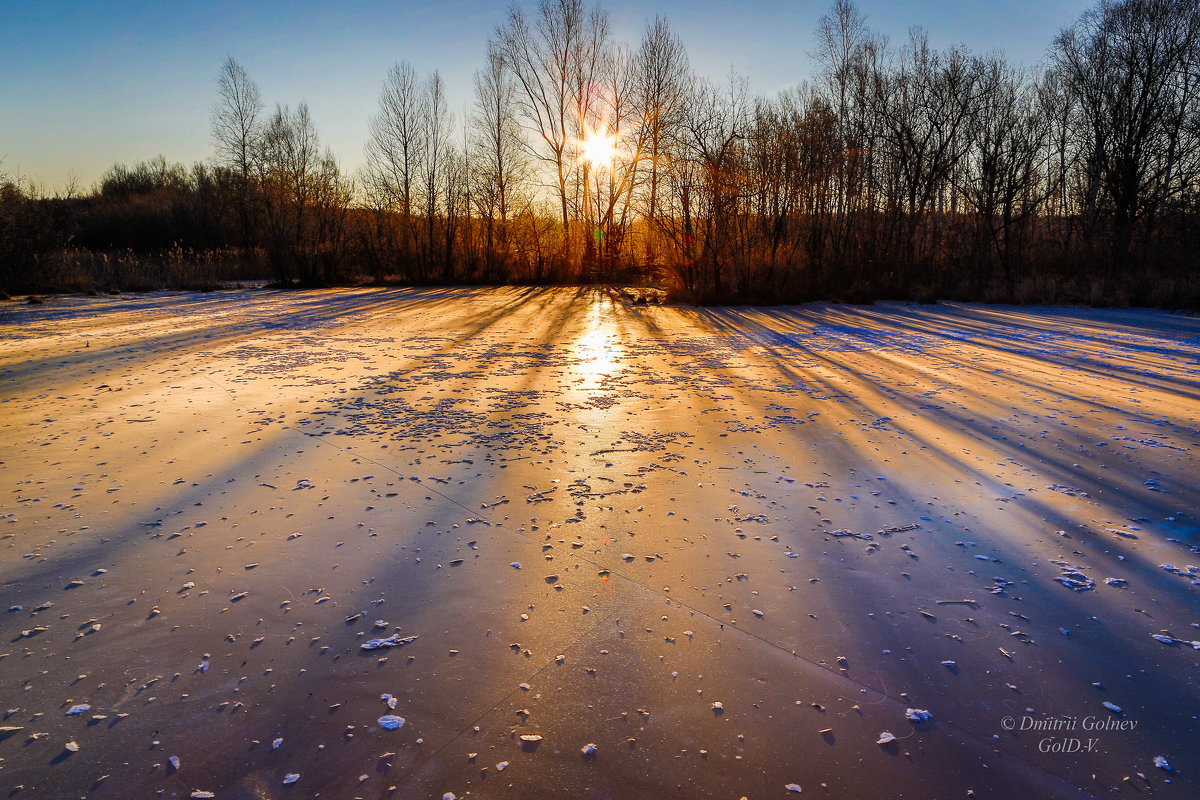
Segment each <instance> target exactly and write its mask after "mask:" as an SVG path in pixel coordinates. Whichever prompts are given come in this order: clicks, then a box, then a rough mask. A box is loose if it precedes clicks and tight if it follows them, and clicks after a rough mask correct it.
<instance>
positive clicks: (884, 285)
mask: <svg viewBox="0 0 1200 800" xmlns="http://www.w3.org/2000/svg"><path fill="white" fill-rule="evenodd" d="M811 54H812V56H813V57H814V58H815V60H816V62H817V64H818V65H819V71H818V74H817V75H815V76H814V78H813V80H812V81H811V83H807V84H804V85H802V86H799V87H797V88H795V89H792V90H789V91H787V92H784V93H782V94H781V95H780V96H778V97H775V98H763V97H752V96H750V94H749V92H748V90H747V88H746V83H745V81H744V80H743V79H741V78H739V77H738V76H737V75H735V74H732V73H731V74H730V75H729V76H728V77H726V78H723V79H721V80H720V81H714V80H712V79H709V78H706V77H702V76H698V75H696V74H695V72H694V71H693V70H692V69H691V67H690V65H689V63H688V58H687V53H686V50H685V48H684V46H683V44H682V42H681V41H680V39H679V37H678V36H677V35H676V34H675V32H674V31H672V30H671V28H670V26H669V24H668V23H667V21H666V20H664V19H661V18H656V19H655V20H653V21H652V22H650V23H649V24H647V26H646V28H645V30H644V32H643V34H642V38H641V41H640V42H639V43H638V45H637V46H636V47H635V48H631V47H629V46H627V45H625V44H619V43H615V42H613V40H612V37H611V35H610V31H609V28H608V17H607V14H606V12H605V11H604V10H603V9H602V8H600V7H598V6H597V7H592V8H586V7H584V6H583V5H582V3H581V2H580V0H542V2H540V4H539V5H538V6H537V7H536V8H534V9H528V10H527V9H524V8H522V7H520V6H516V5H514V6H513V7H511V8H510V9H509V11H508V13H507V16H506V18H505V20H504V22H503V24H501V25H500V26H499V27H497V29H496V30H495V32H494V35H493V36H492V37H491V39H490V41H489V45H488V49H487V53H486V54H485V58H484V62H483V66H482V67H481V68H480V69H479V70H478V71H477V72H476V74H475V82H474V90H475V91H474V104H473V107H472V110H471V112H470V113H469V114H468V115H467V117H466V118H465V119H457V118H456V117H455V115H454V114H452V113H451V112H450V111H449V104H448V102H447V99H446V96H445V87H444V84H443V82H442V79H441V77H440V75H439V74H438V73H436V72H434V73H432V74H430V75H420V74H418V73H417V72H416V71H415V70H413V69H412V67H411V66H409V65H408V64H407V63H405V62H400V63H397V64H396V65H395V66H394V67H393V68H392V69H391V71H390V72H389V73H388V75H387V76H386V78H385V80H384V83H383V88H382V91H381V95H380V100H379V106H378V109H377V110H376V112H375V114H374V115H373V116H372V117H371V120H370V128H369V139H368V142H367V144H366V147H365V156H366V164H365V166H364V167H363V169H362V170H361V171H359V172H358V173H357V174H355V175H353V176H347V175H345V174H344V173H343V172H342V170H341V168H340V167H339V165H338V162H337V160H336V159H335V158H334V156H333V154H332V153H330V152H329V151H328V150H322V149H321V147H320V141H319V137H318V135H317V132H316V128H315V126H314V124H313V121H312V119H311V117H310V116H309V113H308V109H307V107H306V106H304V105H303V104H301V105H299V106H297V107H296V108H295V109H294V110H293V109H290V108H289V107H287V106H282V105H277V106H275V107H274V109H273V110H272V111H270V112H268V111H267V109H266V106H265V104H264V102H263V101H262V98H261V97H260V94H259V91H258V88H257V86H256V85H255V83H254V82H253V80H252V79H251V78H250V76H249V75H247V73H246V72H245V70H244V69H243V68H242V67H241V66H240V65H239V64H238V63H237V62H236V61H234V60H233V59H232V58H231V59H229V60H228V61H226V63H225V64H224V65H223V66H222V69H221V72H220V76H219V80H218V92H217V101H216V103H215V104H214V107H213V113H212V135H213V141H214V146H215V153H214V158H213V160H212V161H211V162H210V163H206V164H197V165H194V166H192V167H191V168H185V167H183V166H180V165H173V164H168V163H166V162H165V161H164V160H163V159H161V158H159V159H156V160H152V161H150V162H146V163H142V164H138V165H135V166H133V167H126V166H122V165H117V166H115V167H113V168H112V169H111V170H110V171H109V172H108V173H107V174H106V175H105V176H104V177H103V178H102V179H101V181H100V182H99V184H98V185H97V187H96V188H95V189H94V190H93V191H92V192H91V193H90V194H88V195H87V196H83V197H75V196H72V195H73V194H74V193H73V192H68V193H67V195H68V196H65V197H56V198H46V197H42V196H39V193H37V192H36V191H33V190H32V187H30V186H29V185H28V184H27V183H23V182H21V181H16V180H13V179H11V178H10V179H7V180H0V284H3V287H4V288H7V289H8V290H9V291H21V292H24V291H34V290H39V289H43V288H62V289H77V288H94V289H105V288H118V287H119V288H138V286H140V285H142V284H146V285H147V288H148V286H149V285H160V284H161V285H167V284H172V285H195V284H205V283H210V284H215V283H217V282H219V281H221V280H232V279H236V278H270V279H272V280H275V281H277V282H279V283H281V284H284V285H295V284H301V285H321V284H328V283H340V282H354V281H380V282H407V283H419V284H426V283H431V282H436V283H459V282H478V283H505V282H526V281H536V282H545V281H581V280H582V281H619V282H658V283H660V284H661V285H665V286H667V287H668V288H670V289H671V290H673V291H674V292H675V293H676V294H677V296H680V297H683V298H687V299H691V300H694V301H696V302H701V303H719V302H734V301H748V302H778V301H794V300H806V299H818V298H831V299H845V300H852V301H860V300H871V299H875V298H883V297H887V298H911V299H919V300H929V299H935V298H939V297H942V298H956V299H980V300H989V301H1017V302H1086V303H1093V304H1109V303H1120V304H1123V303H1137V304H1152V305H1177V306H1181V305H1191V306H1194V305H1196V304H1197V301H1200V275H1198V274H1197V270H1196V268H1195V264H1196V259H1195V257H1194V253H1195V252H1197V248H1198V246H1200V225H1198V222H1200V205H1198V201H1200V198H1198V195H1197V188H1198V184H1197V180H1198V178H1200V97H1198V93H1197V91H1198V89H1200V73H1198V72H1197V71H1196V69H1195V65H1196V64H1197V63H1200V0H1120V2H1108V1H1107V0H1105V1H1104V2H1101V4H1100V5H1098V6H1096V7H1095V8H1093V9H1092V10H1090V11H1088V12H1086V13H1085V14H1084V15H1082V16H1081V17H1080V18H1079V19H1078V20H1076V21H1075V22H1074V23H1073V24H1072V25H1070V26H1069V27H1066V28H1064V29H1063V30H1062V31H1061V32H1060V33H1059V34H1058V35H1057V36H1056V37H1055V38H1054V40H1053V41H1052V42H1051V43H1050V44H1049V46H1048V49H1047V57H1046V62H1045V64H1044V65H1042V66H1040V67H1038V68H1036V69H1027V68H1022V67H1019V66H1016V65H1014V64H1011V63H1009V62H1008V61H1007V60H1006V58H1005V57H1004V56H1003V55H1002V54H999V53H985V54H978V53H972V52H970V51H968V50H966V49H964V48H962V47H951V48H949V49H947V50H937V49H934V48H932V47H931V46H930V44H929V42H928V40H927V38H926V36H925V35H924V33H923V32H922V31H920V30H919V29H916V30H914V31H913V32H912V33H911V34H910V36H909V38H908V39H907V40H906V41H904V42H901V43H893V42H889V41H887V40H886V39H885V38H884V37H882V36H880V35H879V34H877V33H875V32H873V31H872V30H871V29H870V28H869V27H868V26H867V24H866V20H865V18H864V17H863V15H862V14H861V13H860V12H859V11H858V9H857V8H856V7H855V6H854V5H853V3H852V2H850V0H837V2H836V3H835V4H834V6H833V7H832V8H831V9H830V11H829V12H828V13H827V14H826V15H825V16H824V17H822V18H821V19H820V20H819V21H818V24H817V30H816V36H815V39H814V46H813V49H812V53H811ZM131 284H133V286H131Z"/></svg>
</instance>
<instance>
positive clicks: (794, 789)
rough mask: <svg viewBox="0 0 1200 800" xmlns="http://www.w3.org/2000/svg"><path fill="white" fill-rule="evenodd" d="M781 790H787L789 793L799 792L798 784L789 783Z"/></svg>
mask: <svg viewBox="0 0 1200 800" xmlns="http://www.w3.org/2000/svg"><path fill="white" fill-rule="evenodd" d="M783 788H785V789H787V790H788V791H789V792H799V791H800V784H798V783H789V784H788V785H787V786H785V787H783Z"/></svg>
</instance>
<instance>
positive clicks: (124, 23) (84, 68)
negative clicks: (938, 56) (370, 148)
mask: <svg viewBox="0 0 1200 800" xmlns="http://www.w3.org/2000/svg"><path fill="white" fill-rule="evenodd" d="M535 2H536V0H524V5H526V7H532V6H533V4H534V3H535ZM831 3H832V0H820V1H819V2H815V1H812V0H793V2H787V3H770V2H758V0H743V2H720V1H718V0H690V1H689V2H681V1H680V0H640V2H638V1H635V0H611V2H607V3H602V5H603V6H604V7H605V8H606V9H607V10H608V11H609V15H610V20H611V23H612V28H613V33H614V38H615V39H616V40H617V41H625V42H627V43H629V44H630V46H631V47H635V46H636V45H637V42H638V39H639V37H640V32H641V29H642V26H643V25H644V23H645V22H646V21H647V20H648V19H649V18H651V17H653V15H654V14H656V13H658V14H662V15H664V16H666V17H667V18H668V19H669V20H670V22H671V24H672V26H673V27H674V28H675V29H676V30H677V31H678V32H679V34H680V35H681V37H682V38H683V41H684V44H685V45H686V46H687V49H688V55H689V57H690V59H691V61H692V64H693V66H694V67H695V68H696V70H697V71H698V72H700V73H702V74H708V75H710V76H712V77H720V76H723V75H725V74H727V73H728V71H729V68H730V67H731V66H732V67H733V68H734V69H736V70H737V71H738V72H739V73H740V74H742V75H744V76H746V77H747V78H749V79H750V82H751V87H752V89H753V91H754V92H755V93H758V94H774V93H775V92H777V91H778V90H780V89H783V88H786V87H788V86H792V85H795V84H796V83H799V82H800V81H802V80H805V79H808V78H809V77H810V76H811V74H812V72H813V68H812V64H811V62H810V60H809V58H808V56H807V51H808V50H809V49H811V47H812V44H813V35H814V31H815V29H816V23H817V20H818V19H819V18H820V16H821V15H822V14H824V13H825V12H826V11H827V10H828V8H829V6H830V5H831ZM1091 5H1093V3H1092V2H1083V1H1082V0H1005V1H1004V2H995V1H994V0H957V2H953V1H952V0H924V1H923V2H919V1H917V0H913V1H912V2H907V3H888V2H882V0H859V2H858V6H859V8H860V9H861V10H862V11H863V13H864V14H866V15H867V23H868V25H870V26H871V27H872V28H874V29H875V30H877V31H879V32H881V33H884V34H886V35H888V36H889V37H890V38H891V39H892V40H893V41H899V40H902V39H904V38H905V37H906V36H907V31H908V29H909V28H910V27H911V26H913V25H920V26H922V27H924V28H925V29H926V30H927V31H929V34H930V39H931V41H932V43H933V44H934V45H935V46H937V47H939V48H940V47H946V46H949V45H951V44H955V43H963V44H966V45H968V46H969V47H971V48H972V49H973V50H976V51H981V52H982V51H986V50H990V49H993V48H1000V49H1003V50H1004V51H1005V52H1007V54H1008V55H1009V57H1010V58H1011V59H1012V60H1014V61H1017V62H1021V63H1025V64H1029V65H1032V64H1035V63H1037V62H1039V61H1040V60H1042V58H1043V56H1044V53H1045V48H1046V45H1047V44H1048V43H1049V42H1050V40H1051V39H1052V37H1053V36H1054V34H1055V33H1056V32H1057V31H1058V30H1059V29H1060V28H1061V27H1063V26H1065V25H1068V24H1070V23H1071V22H1072V21H1073V20H1074V19H1075V18H1076V17H1078V15H1079V14H1080V13H1081V12H1082V11H1083V10H1085V9H1086V8H1088V7H1090V6H1091ZM3 6H4V9H3V12H2V13H0V41H2V42H3V43H4V45H3V47H2V48H0V158H3V161H2V162H0V170H3V171H5V172H7V173H9V174H10V175H11V174H16V173H19V174H21V175H23V176H26V177H29V178H32V179H34V180H35V181H38V182H40V183H42V184H43V185H44V186H45V188H46V189H47V190H49V191H52V192H53V191H55V190H58V189H60V188H61V187H62V186H64V185H65V183H66V181H67V178H68V175H70V174H71V173H72V172H73V173H74V174H75V175H76V176H77V177H78V179H79V181H80V183H81V184H82V187H83V188H87V187H89V186H90V185H91V184H92V182H93V181H95V180H96V179H97V178H98V177H99V176H100V175H101V173H103V172H104V170H105V169H107V168H108V167H109V166H111V165H112V163H113V162H115V161H123V162H126V163H130V162H134V161H138V160H142V159H147V158H150V157H153V156H155V155H158V154H162V155H164V156H166V158H167V159H168V160H170V161H182V162H185V163H191V162H193V161H198V160H204V159H207V158H209V157H210V155H211V145H210V141H209V123H208V118H209V110H210V108H211V106H212V103H213V101H214V99H215V96H216V75H217V71H218V69H219V68H220V65H221V62H222V61H223V60H224V59H225V57H226V55H232V56H233V57H234V58H236V59H237V60H238V61H239V62H241V64H242V65H243V66H244V67H245V68H246V70H247V71H248V72H249V74H250V76H251V77H252V78H253V79H254V80H255V81H256V82H257V83H258V85H259V87H260V89H261V90H262V94H263V99H264V101H265V102H266V103H267V105H268V107H271V106H273V105H274V103H276V102H279V103H288V104H293V105H294V104H295V103H298V102H307V103H308V104H309V108H310V110H311V112H312V115H313V119H314V121H315V123H316V125H317V129H318V132H319V133H320V135H321V138H322V141H323V142H325V143H326V144H328V145H329V146H330V147H331V148H332V149H333V152H334V154H335V155H336V156H337V157H338V159H339V160H340V161H341V162H342V166H343V167H344V168H346V169H348V170H354V169H356V168H357V167H358V166H359V165H360V164H361V163H362V147H363V142H364V140H365V137H366V129H367V120H368V119H369V117H370V115H371V114H372V113H373V112H374V109H375V105H376V102H377V97H378V92H379V87H380V85H381V83H382V81H383V79H384V76H385V75H386V73H387V70H388V68H389V67H390V66H391V65H392V63H394V62H396V61H399V60H402V59H403V60H407V61H409V62H410V63H411V64H412V65H413V66H414V67H415V68H416V69H417V70H418V71H419V72H427V71H432V70H434V69H438V70H440V71H441V73H442V75H443V77H444V78H445V79H446V83H447V88H448V90H449V99H450V105H451V110H453V111H454V112H455V113H456V114H457V115H459V116H461V114H462V112H463V111H464V109H466V108H467V107H469V105H470V103H471V99H472V98H471V74H472V73H473V72H474V70H475V69H476V68H477V67H478V66H479V65H480V64H481V63H482V61H483V53H484V51H485V45H486V41H487V38H488V36H489V35H490V34H491V32H492V31H493V30H494V29H495V27H496V26H497V25H498V24H500V23H501V22H502V21H503V19H504V14H505V9H506V8H507V3H505V2H479V1H478V0H458V1H457V2H455V1H453V0H452V1H451V2H444V3H416V2H405V1H404V0H400V1H399V2H398V1H397V0H392V1H391V2H378V1H377V0H366V1H364V2H355V1H354V0H345V2H341V3H328V2H327V3H318V2H309V1H308V0H290V2H279V1H277V0H263V1H262V2H259V1H257V0H240V2H227V1H226V0H220V1H219V2H217V1H213V0H192V1H191V2H181V3H178V2H136V1H134V0H126V1H124V2H122V1H121V0H110V2H66V1H60V0H4V2H3Z"/></svg>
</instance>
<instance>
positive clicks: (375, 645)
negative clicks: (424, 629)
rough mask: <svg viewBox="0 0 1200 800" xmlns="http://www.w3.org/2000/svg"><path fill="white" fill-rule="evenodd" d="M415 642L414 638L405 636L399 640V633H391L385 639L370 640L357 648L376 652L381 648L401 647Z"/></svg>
mask: <svg viewBox="0 0 1200 800" xmlns="http://www.w3.org/2000/svg"><path fill="white" fill-rule="evenodd" d="M416 640H417V637H416V636H405V637H403V638H401V636H400V634H399V633H393V634H392V635H391V636H389V637H387V638H386V639H371V640H370V641H369V642H364V643H363V644H360V645H359V647H360V648H362V649H363V650H378V649H380V648H383V647H403V646H404V645H406V644H412V643H413V642H415V641H416Z"/></svg>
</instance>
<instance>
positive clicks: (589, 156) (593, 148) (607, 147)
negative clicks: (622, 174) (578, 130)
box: [580, 131, 617, 167]
mask: <svg viewBox="0 0 1200 800" xmlns="http://www.w3.org/2000/svg"><path fill="white" fill-rule="evenodd" d="M580 144H581V145H582V147H583V153H582V154H581V155H582V157H583V159H584V160H585V161H587V162H588V163H590V164H591V165H592V166H593V167H607V166H609V165H610V164H611V163H612V159H613V156H615V155H616V154H617V140H616V139H614V138H613V137H611V136H605V135H604V134H602V133H600V132H599V131H588V134H587V135H586V136H585V137H584V138H583V139H582V140H581V141H580Z"/></svg>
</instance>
